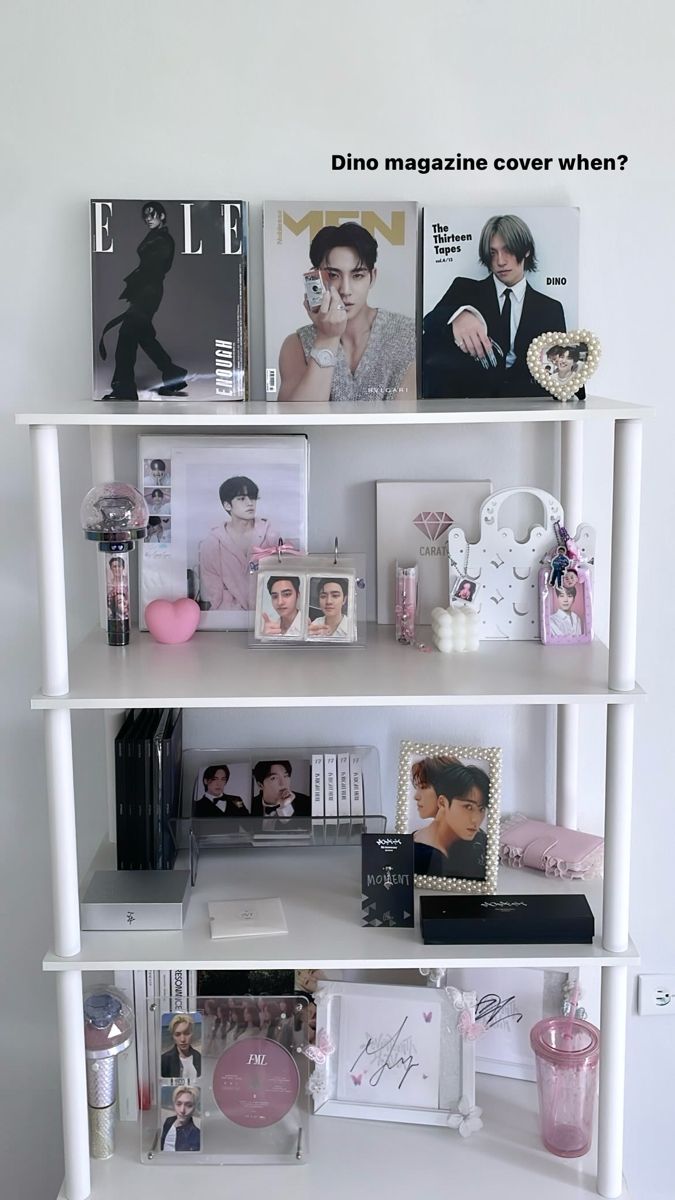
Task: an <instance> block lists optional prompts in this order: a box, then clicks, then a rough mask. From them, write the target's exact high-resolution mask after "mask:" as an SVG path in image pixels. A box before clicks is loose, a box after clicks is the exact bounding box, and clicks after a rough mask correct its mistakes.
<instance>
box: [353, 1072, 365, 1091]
mask: <svg viewBox="0 0 675 1200" xmlns="http://www.w3.org/2000/svg"><path fill="white" fill-rule="evenodd" d="M351 1078H352V1083H353V1084H354V1087H361V1080H362V1079H363V1071H362V1072H361V1074H360V1075H352V1077H351Z"/></svg>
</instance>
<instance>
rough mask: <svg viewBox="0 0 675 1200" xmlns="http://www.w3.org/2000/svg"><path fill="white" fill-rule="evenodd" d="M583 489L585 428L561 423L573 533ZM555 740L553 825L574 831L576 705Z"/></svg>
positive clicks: (563, 709) (565, 498) (562, 709)
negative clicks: (554, 811)
mask: <svg viewBox="0 0 675 1200" xmlns="http://www.w3.org/2000/svg"><path fill="white" fill-rule="evenodd" d="M583 487H584V427H583V425H582V423H581V421H563V422H561V424H560V503H561V504H562V506H563V512H564V514H565V525H566V527H567V528H568V529H569V531H570V533H574V531H575V529H576V527H577V525H579V523H580V522H581V519H582V516H583V512H582V508H583ZM557 725H558V730H557V737H556V822H557V824H558V825H565V826H566V828H567V829H576V828H577V825H578V817H577V797H578V795H579V705H578V704H559V705H558V713H557Z"/></svg>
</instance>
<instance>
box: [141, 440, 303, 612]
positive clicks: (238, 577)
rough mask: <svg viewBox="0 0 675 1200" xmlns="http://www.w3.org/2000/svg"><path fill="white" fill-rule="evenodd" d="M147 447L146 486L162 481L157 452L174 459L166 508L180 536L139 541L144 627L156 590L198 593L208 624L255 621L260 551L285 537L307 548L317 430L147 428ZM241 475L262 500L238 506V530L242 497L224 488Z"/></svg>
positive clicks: (167, 471)
mask: <svg viewBox="0 0 675 1200" xmlns="http://www.w3.org/2000/svg"><path fill="white" fill-rule="evenodd" d="M138 455H139V479H140V480H141V485H142V486H143V487H144V488H152V487H153V486H155V481H156V478H157V477H158V473H157V471H155V474H154V475H153V472H152V469H151V464H152V463H153V462H157V461H160V462H162V463H164V471H163V472H162V473H161V478H162V480H163V481H164V483H162V482H160V483H159V484H157V485H156V486H158V487H160V488H162V490H164V486H165V481H166V479H170V481H171V487H170V503H169V507H170V511H169V512H165V513H163V514H162V516H161V518H160V519H161V520H162V521H163V522H168V527H169V528H170V540H169V541H166V540H164V541H159V542H152V543H148V542H144V543H142V544H141V546H140V547H139V578H140V604H139V626H140V628H141V629H146V628H147V625H146V623H145V609H146V606H147V605H148V604H149V603H150V601H151V600H159V599H161V600H179V599H181V598H183V597H184V596H190V597H191V598H192V599H194V600H196V601H197V603H198V604H199V606H200V608H201V610H202V611H201V615H200V619H199V626H198V628H199V629H200V630H201V629H248V628H249V624H250V620H251V615H252V613H253V611H254V607H255V581H254V580H253V579H252V577H251V575H250V572H249V562H250V559H251V557H252V556H253V555H254V552H255V551H256V550H258V551H259V550H261V549H265V548H266V549H269V550H270V551H272V549H273V548H276V546H277V544H278V542H279V539H281V540H282V541H283V543H284V544H286V545H288V546H291V547H293V548H294V549H296V550H298V551H300V552H302V553H306V550H307V494H308V480H309V444H308V439H307V437H306V436H305V435H304V434H283V435H275V436H260V437H221V438H218V437H216V438H214V437H209V438H206V437H161V436H159V437H155V436H152V437H150V436H145V437H141V438H139V439H138ZM236 480H243V481H244V483H243V485H242V487H243V490H244V492H245V493H246V496H244V497H243V499H246V497H248V500H249V501H252V504H251V503H249V504H248V506H247V507H246V511H244V510H243V509H242V513H241V514H236V513H235V516H236V517H237V519H238V521H239V522H240V528H239V529H238V530H237V537H233V536H232V535H231V534H230V532H229V528H228V527H229V525H230V521H231V519H232V511H231V510H232V503H233V502H234V501H232V502H230V501H223V502H221V499H220V490H221V487H222V486H223V485H225V484H226V483H227V482H233V484H234V481H236ZM251 484H252V485H253V488H252V487H251V486H250V485H251ZM254 490H255V494H252V495H248V493H253V491H254ZM228 505H229V507H228ZM251 513H252V515H251ZM249 523H250V527H249Z"/></svg>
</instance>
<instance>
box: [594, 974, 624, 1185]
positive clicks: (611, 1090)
mask: <svg viewBox="0 0 675 1200" xmlns="http://www.w3.org/2000/svg"><path fill="white" fill-rule="evenodd" d="M627 984H628V969H627V968H626V967H619V966H616V967H603V968H602V1000H601V1015H600V1025H601V1032H602V1042H601V1047H600V1098H599V1104H598V1192H599V1193H600V1195H601V1196H607V1197H609V1198H610V1200H615V1198H616V1197H617V1196H620V1195H621V1193H622V1191H623V1096H624V1085H625V1078H626V994H627Z"/></svg>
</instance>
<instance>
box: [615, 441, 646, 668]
mask: <svg viewBox="0 0 675 1200" xmlns="http://www.w3.org/2000/svg"><path fill="white" fill-rule="evenodd" d="M641 466H642V422H641V421H637V420H630V421H616V422H615V426H614V491H613V503H612V586H611V602H610V605H611V606H610V621H609V686H610V688H611V689H612V691H615V692H630V691H632V689H633V688H634V687H635V641H636V638H635V631H636V626H637V587H638V572H637V571H636V569H635V563H636V558H637V547H638V539H639V534H640V475H641Z"/></svg>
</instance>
